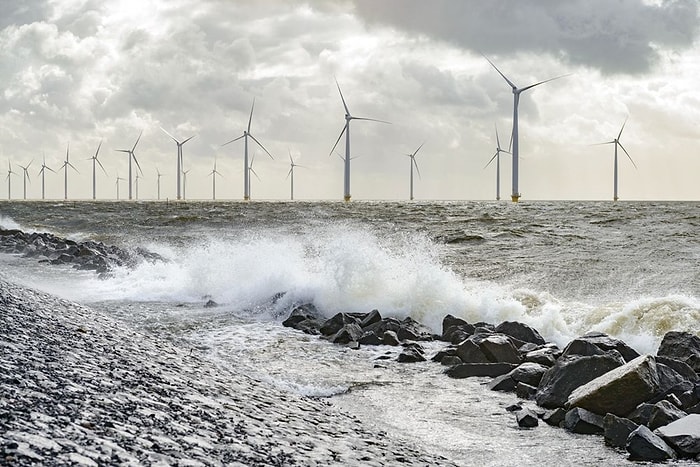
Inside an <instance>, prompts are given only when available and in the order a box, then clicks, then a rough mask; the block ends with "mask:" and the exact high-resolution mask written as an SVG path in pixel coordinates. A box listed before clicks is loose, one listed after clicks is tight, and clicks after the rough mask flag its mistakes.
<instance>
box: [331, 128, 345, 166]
mask: <svg viewBox="0 0 700 467" xmlns="http://www.w3.org/2000/svg"><path fill="white" fill-rule="evenodd" d="M347 129H348V124H347V123H345V125H344V126H343V129H342V130H340V134H339V135H338V139H336V140H335V144H334V145H333V149H331V152H329V153H328V155H329V156H330V155H331V154H333V151H335V147H336V146H337V145H338V143H339V142H340V138H342V137H343V133H345V130H347ZM340 157H341V159H342V157H343V156H340Z"/></svg>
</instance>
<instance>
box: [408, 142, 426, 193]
mask: <svg viewBox="0 0 700 467" xmlns="http://www.w3.org/2000/svg"><path fill="white" fill-rule="evenodd" d="M423 144H425V143H423ZM423 144H421V145H420V146H418V149H416V150H415V151H413V154H406V156H408V157H410V158H411V163H410V166H411V167H410V168H411V197H410V199H411V200H413V167H414V166H415V168H416V172H417V173H418V178H420V170H419V169H418V163H417V162H416V154H418V151H420V148H422V147H423Z"/></svg>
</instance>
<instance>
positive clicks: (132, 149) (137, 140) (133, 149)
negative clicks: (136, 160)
mask: <svg viewBox="0 0 700 467" xmlns="http://www.w3.org/2000/svg"><path fill="white" fill-rule="evenodd" d="M142 134H143V130H141V133H139V137H138V138H136V142H135V143H134V147H133V148H131V152H134V151H135V150H136V145H137V144H139V141H140V140H141V135H142Z"/></svg>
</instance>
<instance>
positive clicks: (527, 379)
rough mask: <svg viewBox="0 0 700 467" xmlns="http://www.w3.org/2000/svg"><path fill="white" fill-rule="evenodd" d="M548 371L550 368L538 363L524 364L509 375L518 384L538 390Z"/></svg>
mask: <svg viewBox="0 0 700 467" xmlns="http://www.w3.org/2000/svg"><path fill="white" fill-rule="evenodd" d="M547 370H548V368H547V367H546V366H543V365H540V364H538V363H522V364H520V365H519V366H518V367H517V368H515V369H514V370H513V371H511V372H510V373H508V374H509V375H510V377H511V378H513V380H515V381H517V382H521V383H525V384H528V385H530V386H535V388H537V386H538V385H539V384H540V381H541V380H542V376H544V374H545V373H546V372H547Z"/></svg>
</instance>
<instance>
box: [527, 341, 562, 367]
mask: <svg viewBox="0 0 700 467" xmlns="http://www.w3.org/2000/svg"><path fill="white" fill-rule="evenodd" d="M561 354H562V352H561V350H560V349H559V348H558V347H557V346H555V345H547V346H544V347H542V348H539V349H536V350H532V351H529V352H527V353H526V354H525V355H524V356H523V362H530V363H538V364H540V365H544V366H546V367H552V366H554V364H555V363H556V362H557V359H558V358H559V357H560V356H561Z"/></svg>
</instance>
